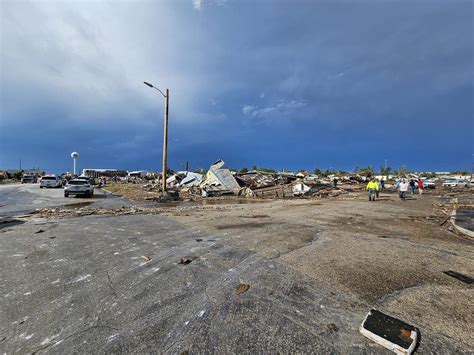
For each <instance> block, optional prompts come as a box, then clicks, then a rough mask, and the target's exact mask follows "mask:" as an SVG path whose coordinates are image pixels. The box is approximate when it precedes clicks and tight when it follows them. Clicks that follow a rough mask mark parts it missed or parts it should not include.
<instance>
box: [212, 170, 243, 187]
mask: <svg viewBox="0 0 474 355" xmlns="http://www.w3.org/2000/svg"><path fill="white" fill-rule="evenodd" d="M211 173H212V174H214V175H215V177H216V179H217V180H218V181H219V182H220V184H221V185H223V186H224V187H225V188H226V189H227V190H231V191H239V190H240V185H239V184H238V183H237V180H235V178H234V175H232V173H231V172H230V170H229V169H217V170H212V171H211Z"/></svg>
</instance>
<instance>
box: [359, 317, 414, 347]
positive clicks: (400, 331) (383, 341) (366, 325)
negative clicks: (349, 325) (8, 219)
mask: <svg viewBox="0 0 474 355" xmlns="http://www.w3.org/2000/svg"><path fill="white" fill-rule="evenodd" d="M360 332H361V333H362V334H363V335H364V336H366V337H367V338H369V339H371V340H373V341H374V342H376V343H377V344H380V345H382V346H383V347H385V348H387V349H389V350H392V351H393V352H394V353H396V354H412V353H413V351H414V350H415V348H416V346H417V344H418V340H419V331H418V329H417V328H415V327H414V326H412V325H410V324H407V323H405V322H403V321H401V320H399V319H396V318H393V317H391V316H389V315H386V314H384V313H382V312H380V311H378V310H376V309H372V310H371V311H370V312H369V313H368V314H367V316H366V317H365V319H364V321H363V322H362V325H361V326H360Z"/></svg>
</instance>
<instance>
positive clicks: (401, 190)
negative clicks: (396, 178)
mask: <svg viewBox="0 0 474 355" xmlns="http://www.w3.org/2000/svg"><path fill="white" fill-rule="evenodd" d="M407 191H408V182H407V181H406V180H405V178H403V179H402V181H400V183H399V184H398V195H399V196H400V199H401V200H403V201H405V196H406V193H407Z"/></svg>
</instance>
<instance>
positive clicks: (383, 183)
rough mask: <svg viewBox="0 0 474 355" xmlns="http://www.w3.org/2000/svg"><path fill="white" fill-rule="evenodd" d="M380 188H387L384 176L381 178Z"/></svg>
mask: <svg viewBox="0 0 474 355" xmlns="http://www.w3.org/2000/svg"><path fill="white" fill-rule="evenodd" d="M380 188H381V190H382V191H383V190H385V181H384V180H383V177H382V178H381V179H380Z"/></svg>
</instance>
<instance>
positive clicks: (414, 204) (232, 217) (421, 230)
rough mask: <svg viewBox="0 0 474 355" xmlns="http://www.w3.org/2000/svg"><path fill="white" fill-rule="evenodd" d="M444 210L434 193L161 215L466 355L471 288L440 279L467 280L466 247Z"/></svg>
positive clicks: (473, 266) (469, 256)
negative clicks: (437, 337) (451, 343)
mask: <svg viewBox="0 0 474 355" xmlns="http://www.w3.org/2000/svg"><path fill="white" fill-rule="evenodd" d="M228 203H229V204H232V200H229V201H228ZM443 208H447V207H442V205H441V204H440V198H439V195H437V193H436V192H431V193H426V194H424V195H423V196H419V195H413V196H409V197H408V199H407V200H406V201H401V200H399V198H398V195H397V194H396V193H395V192H386V193H382V194H381V195H380V198H379V200H378V201H376V202H369V201H368V200H367V197H366V195H365V194H364V193H362V192H359V193H353V194H350V195H349V196H347V197H345V198H338V199H318V200H315V199H292V200H263V201H261V202H259V203H247V204H242V202H240V203H239V204H234V205H232V208H225V209H222V208H215V209H214V208H207V209H206V210H205V211H204V210H201V209H199V208H197V209H191V210H187V211H173V210H169V211H168V212H165V214H166V215H168V216H171V217H172V218H174V219H176V220H177V221H179V222H181V223H183V224H186V225H190V226H193V227H194V228H197V229H199V230H201V231H205V232H210V233H214V234H216V233H217V234H220V235H221V237H222V238H225V239H226V240H227V241H230V242H232V243H235V245H237V246H239V247H240V248H243V249H247V250H250V251H253V252H256V253H259V254H261V255H262V256H264V257H266V258H272V259H277V260H278V261H279V262H280V263H283V264H284V265H286V266H287V267H289V268H291V269H294V270H297V271H298V272H301V273H303V274H305V275H306V276H307V277H309V278H311V279H313V280H314V281H316V282H321V283H322V284H324V285H325V286H327V287H329V288H334V289H335V290H337V291H338V292H345V293H348V294H351V296H352V295H355V296H356V297H357V298H358V299H359V300H360V301H361V302H363V303H366V304H368V305H370V306H372V307H375V308H379V309H383V310H385V311H387V312H390V313H392V314H395V315H399V316H400V318H402V319H405V320H406V321H411V322H414V323H416V325H417V326H419V327H421V328H428V329H430V330H431V331H433V332H435V333H440V334H443V335H445V336H448V337H451V338H453V339H455V340H456V341H459V342H461V343H462V344H465V345H466V346H468V347H470V348H471V349H472V346H473V343H472V338H471V336H470V335H471V334H470V329H471V327H470V324H473V323H474V317H473V313H472V312H471V311H470V309H472V306H473V304H474V302H473V301H474V298H473V296H472V285H469V284H466V283H463V282H461V281H459V280H457V279H455V278H453V277H450V276H448V275H446V274H445V273H444V272H446V271H449V270H453V271H456V272H459V273H461V274H464V275H470V276H471V277H472V275H474V262H473V251H474V248H473V242H472V240H470V239H469V238H465V237H463V236H461V235H459V234H456V233H454V232H453V231H450V230H449V229H448V228H446V225H445V223H443V221H445V218H444V216H445V215H446V213H440V210H441V209H443ZM450 229H451V230H452V228H450Z"/></svg>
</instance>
